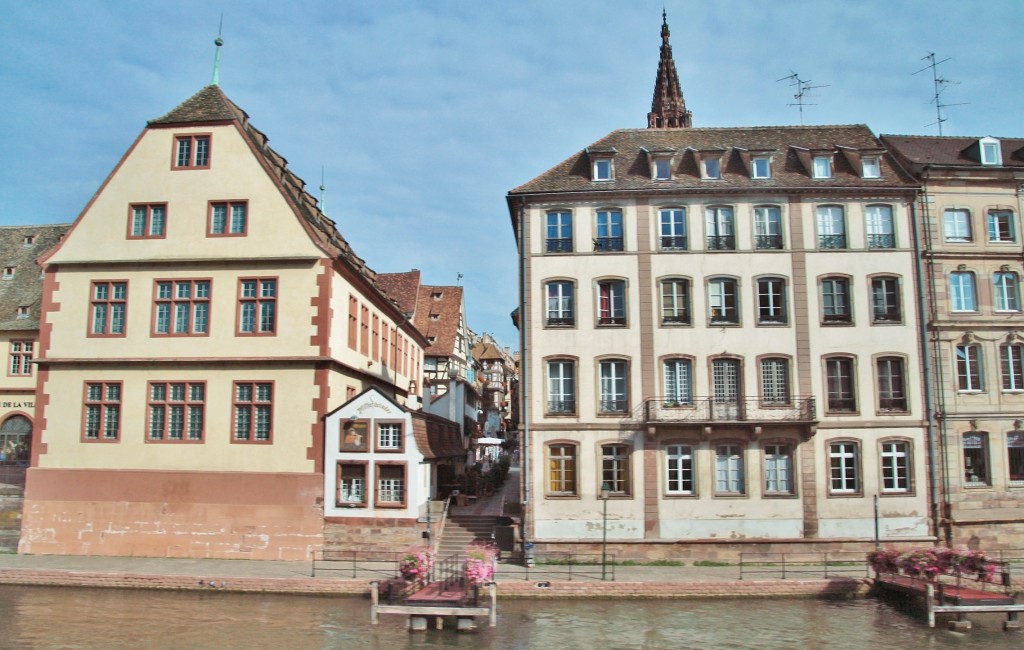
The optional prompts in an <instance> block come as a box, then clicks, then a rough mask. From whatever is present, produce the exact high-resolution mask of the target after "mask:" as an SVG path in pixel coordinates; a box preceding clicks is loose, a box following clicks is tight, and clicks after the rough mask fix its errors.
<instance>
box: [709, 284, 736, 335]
mask: <svg viewBox="0 0 1024 650" xmlns="http://www.w3.org/2000/svg"><path fill="white" fill-rule="evenodd" d="M708 320H709V321H710V322H711V323H712V324H723V325H735V324H737V323H739V322H740V311H739V295H738V294H737V287H736V280H733V279H732V278H711V279H709V280H708Z"/></svg>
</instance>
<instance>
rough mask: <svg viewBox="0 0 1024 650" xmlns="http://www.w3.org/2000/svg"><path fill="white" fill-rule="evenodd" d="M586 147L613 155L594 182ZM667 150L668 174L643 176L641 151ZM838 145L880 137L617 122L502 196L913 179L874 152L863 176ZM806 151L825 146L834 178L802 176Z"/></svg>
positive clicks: (883, 183)
mask: <svg viewBox="0 0 1024 650" xmlns="http://www.w3.org/2000/svg"><path fill="white" fill-rule="evenodd" d="M588 151H604V152H608V153H609V155H611V157H612V159H613V166H614V177H613V179H612V180H610V181H594V180H592V177H591V167H590V164H589V160H590V157H589V155H588ZM652 151H671V152H674V157H673V163H672V164H673V169H672V173H673V176H672V179H671V180H655V179H653V178H651V168H650V163H649V157H648V152H652ZM842 151H847V152H849V151H855V152H861V153H872V154H882V153H884V148H883V146H882V143H881V142H880V141H879V140H878V139H877V138H876V137H875V136H874V134H872V133H871V130H870V129H868V127H866V126H864V125H862V124H852V125H840V126H762V127H741V128H701V129H695V128H680V129H622V130H618V131H613V132H611V133H609V134H608V135H606V136H605V137H603V138H601V139H600V140H598V141H597V142H595V143H593V144H592V145H590V146H589V147H587V148H586V149H584V150H583V151H580V152H578V153H576V154H574V155H573V156H570V157H569V158H568V159H566V160H565V161H563V162H561V163H560V164H558V165H556V166H555V167H552V168H551V169H549V170H548V171H546V172H544V173H543V174H541V175H540V176H538V177H536V178H534V179H533V180H532V181H529V182H528V183H525V184H523V185H520V186H519V187H517V188H515V189H514V190H512V191H511V192H509V197H510V198H511V197H514V196H515V195H519V194H534V193H562V192H595V193H596V192H602V193H603V192H621V191H623V190H651V191H665V192H677V191H681V190H687V191H706V192H720V191H723V190H753V189H756V190H758V191H764V190H772V189H788V188H808V187H812V186H813V187H814V188H815V189H827V188H830V187H832V188H853V187H860V188H863V187H868V186H870V187H873V188H885V187H887V188H892V187H898V188H909V187H913V186H914V183H913V180H912V179H911V178H910V177H909V176H907V175H906V174H905V173H904V172H903V170H902V169H900V168H899V166H898V165H894V164H892V163H891V161H890V160H888V158H887V157H885V156H882V178H881V179H879V180H871V181H865V180H864V179H862V178H861V173H860V170H859V169H853V167H852V166H851V165H850V163H849V161H848V160H847V158H848V156H846V155H839V154H840V153H841V152H842ZM701 152H713V153H714V154H715V155H718V156H721V158H722V177H721V179H718V180H713V181H708V180H705V179H702V178H701V174H700V168H699V165H698V163H699V156H700V155H701ZM750 152H763V153H766V154H768V155H771V156H772V176H771V178H769V179H753V178H751V174H750V171H749V169H748V168H747V167H746V165H745V163H744V158H745V157H746V156H749V154H750ZM806 152H821V153H833V154H836V155H835V156H834V161H835V168H834V172H835V173H834V177H833V178H830V179H823V180H819V179H814V180H812V179H811V178H810V170H809V169H807V161H805V160H802V158H804V157H805V154H806Z"/></svg>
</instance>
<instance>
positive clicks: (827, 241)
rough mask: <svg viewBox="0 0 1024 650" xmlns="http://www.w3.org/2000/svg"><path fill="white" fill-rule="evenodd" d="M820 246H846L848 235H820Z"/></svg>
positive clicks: (827, 247)
mask: <svg viewBox="0 0 1024 650" xmlns="http://www.w3.org/2000/svg"><path fill="white" fill-rule="evenodd" d="M818 248H826V249H839V248H846V235H818Z"/></svg>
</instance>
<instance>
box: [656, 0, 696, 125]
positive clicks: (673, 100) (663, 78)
mask: <svg viewBox="0 0 1024 650" xmlns="http://www.w3.org/2000/svg"><path fill="white" fill-rule="evenodd" d="M690 126H691V123H690V111H688V110H686V101H685V100H684V99H683V91H682V90H681V89H680V88H679V75H678V74H676V62H675V61H674V60H673V59H672V46H671V45H669V43H668V15H667V14H666V13H665V10H664V9H662V10H661V60H660V61H658V78H657V80H656V81H655V82H654V99H653V100H652V101H651V112H650V113H648V114H647V128H649V129H672V128H688V127H690Z"/></svg>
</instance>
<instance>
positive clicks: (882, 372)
mask: <svg viewBox="0 0 1024 650" xmlns="http://www.w3.org/2000/svg"><path fill="white" fill-rule="evenodd" d="M875 371H876V375H877V380H878V409H879V410H880V411H906V410H907V391H906V375H905V373H904V367H903V359H902V357H879V358H878V359H876V361H875Z"/></svg>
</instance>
